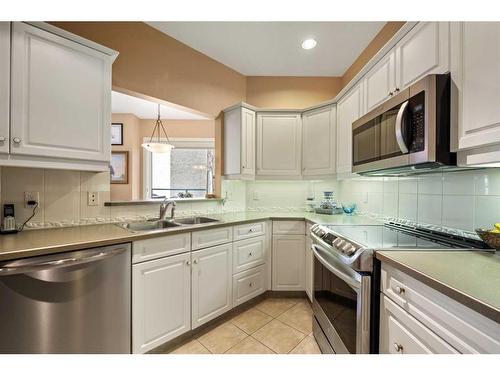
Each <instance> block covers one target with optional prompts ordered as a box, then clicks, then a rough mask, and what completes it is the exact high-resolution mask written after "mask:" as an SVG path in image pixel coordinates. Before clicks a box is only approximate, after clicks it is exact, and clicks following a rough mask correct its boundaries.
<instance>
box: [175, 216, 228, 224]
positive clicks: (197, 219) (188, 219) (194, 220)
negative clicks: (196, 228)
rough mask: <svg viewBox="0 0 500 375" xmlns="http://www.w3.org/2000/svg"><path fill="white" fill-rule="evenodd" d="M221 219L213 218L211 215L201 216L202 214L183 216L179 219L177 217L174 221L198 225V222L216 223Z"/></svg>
mask: <svg viewBox="0 0 500 375" xmlns="http://www.w3.org/2000/svg"><path fill="white" fill-rule="evenodd" d="M217 221H219V220H217V219H211V218H209V217H200V216H194V217H183V218H179V219H175V220H174V222H176V223H181V224H184V225H196V224H206V223H215V222H217Z"/></svg>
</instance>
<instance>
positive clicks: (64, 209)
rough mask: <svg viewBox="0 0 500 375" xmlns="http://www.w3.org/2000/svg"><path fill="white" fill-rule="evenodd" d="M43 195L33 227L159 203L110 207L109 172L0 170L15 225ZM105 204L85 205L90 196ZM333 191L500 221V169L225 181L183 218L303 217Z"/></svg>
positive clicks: (472, 220)
mask: <svg viewBox="0 0 500 375" xmlns="http://www.w3.org/2000/svg"><path fill="white" fill-rule="evenodd" d="M25 191H37V192H39V195H40V205H39V207H38V209H37V212H36V215H35V217H34V218H33V219H32V221H31V222H30V225H29V226H28V227H33V228H36V227H54V226H66V225H82V224H94V223H100V222H115V221H124V220H134V219H139V218H152V217H157V216H158V205H157V204H155V205H137V206H114V207H105V206H104V202H105V201H109V200H110V184H109V173H107V172H103V173H92V172H79V171H66V170H51V169H33V168H13V167H2V168H0V201H1V203H2V204H4V203H14V204H15V208H16V221H17V222H18V223H22V222H23V221H24V220H25V219H26V218H28V217H29V216H30V215H31V212H32V210H31V209H29V208H24V192H25ZM90 191H93V192H97V194H98V197H99V204H98V205H97V206H89V205H88V204H87V194H88V192H90ZM323 191H334V192H335V199H336V200H337V201H339V202H342V203H351V202H354V203H357V205H358V211H359V212H361V213H366V214H371V215H374V216H377V217H393V218H401V219H409V220H412V221H415V222H420V223H425V224H433V225H437V226H444V227H451V228H458V229H462V230H468V231H472V230H474V229H475V228H478V227H491V226H492V225H493V223H495V222H500V168H499V169H483V170H470V171H461V172H451V173H450V172H448V173H435V174H428V175H422V176H416V177H399V178H398V177H390V178H389V177H387V178H375V177H370V178H363V177H358V178H354V179H349V180H341V181H337V180H335V179H325V180H322V181H230V180H223V181H222V197H223V198H225V199H224V201H222V202H221V201H206V202H178V204H177V215H179V216H184V215H193V214H210V213H221V212H228V211H229V212H231V211H232V212H234V211H243V210H250V211H273V212H287V211H303V210H304V208H305V202H306V198H307V197H308V196H311V195H312V196H314V197H315V198H316V202H319V201H321V199H322V195H323Z"/></svg>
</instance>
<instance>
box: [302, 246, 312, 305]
mask: <svg viewBox="0 0 500 375" xmlns="http://www.w3.org/2000/svg"><path fill="white" fill-rule="evenodd" d="M311 247H312V240H311V238H310V237H306V249H305V267H304V268H305V290H306V294H307V296H308V297H309V300H310V301H311V302H312V300H313V280H314V279H313V272H314V255H313V252H312V249H311Z"/></svg>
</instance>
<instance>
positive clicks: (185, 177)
mask: <svg viewBox="0 0 500 375" xmlns="http://www.w3.org/2000/svg"><path fill="white" fill-rule="evenodd" d="M171 142H172V144H173V145H174V146H175V148H174V149H172V150H171V151H170V152H167V153H162V154H154V153H150V152H147V151H145V158H144V160H145V163H146V165H145V167H146V168H145V171H146V173H145V184H144V188H145V189H144V190H145V192H144V193H145V197H146V198H163V197H180V198H204V197H205V194H206V193H207V192H210V193H211V192H212V190H213V189H212V186H213V162H214V148H213V140H204V139H201V140H200V139H198V140H184V141H182V140H173V139H172V140H171Z"/></svg>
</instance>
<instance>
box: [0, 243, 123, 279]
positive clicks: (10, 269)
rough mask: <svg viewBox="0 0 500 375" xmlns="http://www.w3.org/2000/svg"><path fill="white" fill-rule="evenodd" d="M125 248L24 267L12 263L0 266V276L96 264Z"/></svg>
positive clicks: (41, 262) (121, 251)
mask: <svg viewBox="0 0 500 375" xmlns="http://www.w3.org/2000/svg"><path fill="white" fill-rule="evenodd" d="M126 250H127V249H126V248H123V247H120V248H116V249H112V250H105V251H104V250H101V251H99V250H98V251H97V252H96V253H94V254H93V255H89V256H83V257H78V256H77V257H70V258H60V259H53V260H48V261H40V262H32V263H31V262H30V263H28V264H26V265H16V264H15V263H17V262H12V265H9V263H6V264H2V265H0V276H4V275H9V276H10V275H18V274H24V273H30V272H37V271H43V270H46V269H50V268H62V267H69V266H75V265H80V264H84V263H90V262H97V261H100V260H104V259H107V258H111V257H113V256H115V255H118V254H122V253H124V252H125V251H126Z"/></svg>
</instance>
